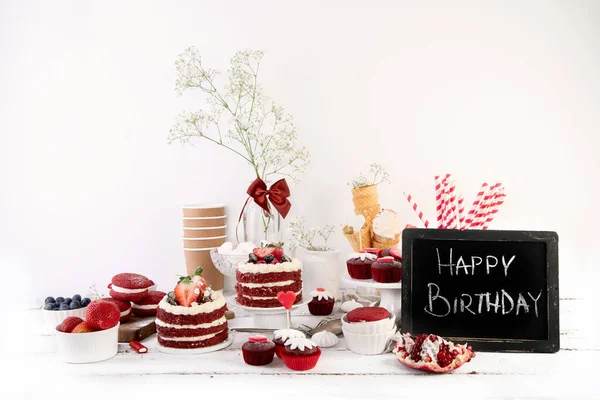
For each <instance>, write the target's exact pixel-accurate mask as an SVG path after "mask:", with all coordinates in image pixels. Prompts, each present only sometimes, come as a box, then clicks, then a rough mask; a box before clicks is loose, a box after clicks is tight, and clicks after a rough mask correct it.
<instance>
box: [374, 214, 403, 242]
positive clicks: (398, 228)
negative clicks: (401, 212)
mask: <svg viewBox="0 0 600 400" xmlns="http://www.w3.org/2000/svg"><path fill="white" fill-rule="evenodd" d="M373 232H374V233H376V234H378V235H379V236H383V237H385V238H390V239H395V238H396V235H398V234H400V233H401V232H402V223H401V221H400V217H398V214H396V212H394V211H392V210H387V209H383V210H381V212H380V213H379V214H377V216H376V217H375V218H374V219H373Z"/></svg>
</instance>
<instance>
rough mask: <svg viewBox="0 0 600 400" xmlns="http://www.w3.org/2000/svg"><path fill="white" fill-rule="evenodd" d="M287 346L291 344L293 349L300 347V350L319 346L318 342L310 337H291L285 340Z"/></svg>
mask: <svg viewBox="0 0 600 400" xmlns="http://www.w3.org/2000/svg"><path fill="white" fill-rule="evenodd" d="M285 345H286V346H290V349H291V350H296V349H299V350H300V351H304V349H312V348H313V347H317V344H316V343H315V342H313V341H312V340H310V339H306V338H291V339H288V340H286V341H285Z"/></svg>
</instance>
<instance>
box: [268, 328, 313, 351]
mask: <svg viewBox="0 0 600 400" xmlns="http://www.w3.org/2000/svg"><path fill="white" fill-rule="evenodd" d="M294 338H306V335H305V334H304V333H302V332H300V331H298V330H296V329H279V330H276V331H275V332H273V343H275V354H277V357H279V358H281V353H282V352H283V349H284V348H285V342H286V341H288V339H294Z"/></svg>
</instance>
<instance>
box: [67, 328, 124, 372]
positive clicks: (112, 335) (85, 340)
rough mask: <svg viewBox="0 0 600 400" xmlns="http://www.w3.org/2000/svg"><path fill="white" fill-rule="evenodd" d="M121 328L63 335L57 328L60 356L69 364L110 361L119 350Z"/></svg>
mask: <svg viewBox="0 0 600 400" xmlns="http://www.w3.org/2000/svg"><path fill="white" fill-rule="evenodd" d="M119 326H120V324H117V325H115V326H113V327H112V328H110V329H105V330H103V331H97V332H89V333H63V332H60V331H59V330H58V326H57V327H56V344H57V346H56V347H57V353H58V356H59V357H60V358H61V359H62V360H63V361H64V362H67V363H74V364H83V363H92V362H98V361H103V360H108V359H109V358H112V357H114V356H115V355H116V354H117V351H118V349H119Z"/></svg>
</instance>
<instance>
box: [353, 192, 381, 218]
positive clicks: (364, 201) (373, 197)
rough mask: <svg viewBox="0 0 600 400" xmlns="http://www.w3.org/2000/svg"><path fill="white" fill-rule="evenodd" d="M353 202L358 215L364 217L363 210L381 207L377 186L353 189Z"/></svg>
mask: <svg viewBox="0 0 600 400" xmlns="http://www.w3.org/2000/svg"><path fill="white" fill-rule="evenodd" d="M352 201H353V202H354V212H355V213H356V215H363V210H365V209H369V208H373V207H375V206H379V194H378V193H377V185H369V186H364V187H360V188H356V189H352Z"/></svg>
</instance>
